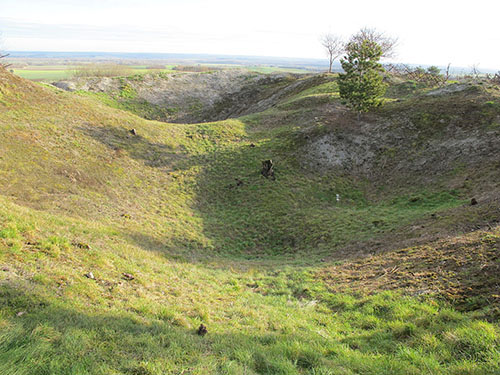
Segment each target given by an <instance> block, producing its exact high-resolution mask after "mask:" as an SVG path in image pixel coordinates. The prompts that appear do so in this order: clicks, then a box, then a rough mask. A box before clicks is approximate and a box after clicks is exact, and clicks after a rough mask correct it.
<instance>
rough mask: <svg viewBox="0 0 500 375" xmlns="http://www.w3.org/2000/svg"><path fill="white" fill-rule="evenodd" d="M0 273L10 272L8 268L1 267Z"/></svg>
mask: <svg viewBox="0 0 500 375" xmlns="http://www.w3.org/2000/svg"><path fill="white" fill-rule="evenodd" d="M2 271H3V272H9V271H10V268H8V267H2Z"/></svg>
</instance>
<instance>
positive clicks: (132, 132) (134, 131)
mask: <svg viewBox="0 0 500 375" xmlns="http://www.w3.org/2000/svg"><path fill="white" fill-rule="evenodd" d="M129 132H130V134H132V135H137V131H136V130H135V129H130V130H129Z"/></svg>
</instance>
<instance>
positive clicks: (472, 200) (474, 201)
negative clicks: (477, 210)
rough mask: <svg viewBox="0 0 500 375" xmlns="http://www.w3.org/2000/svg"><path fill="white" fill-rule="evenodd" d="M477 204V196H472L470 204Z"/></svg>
mask: <svg viewBox="0 0 500 375" xmlns="http://www.w3.org/2000/svg"><path fill="white" fill-rule="evenodd" d="M476 204H477V200H476V198H472V199H471V200H470V205H471V206H475V205H476Z"/></svg>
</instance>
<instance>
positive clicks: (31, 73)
mask: <svg viewBox="0 0 500 375" xmlns="http://www.w3.org/2000/svg"><path fill="white" fill-rule="evenodd" d="M14 73H15V74H17V75H18V76H20V77H23V78H27V79H32V80H37V81H39V80H40V81H41V80H61V79H66V78H70V77H71V76H72V75H73V71H70V70H52V69H50V70H38V69H33V70H32V69H14Z"/></svg>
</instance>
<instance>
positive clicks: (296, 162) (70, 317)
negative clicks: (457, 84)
mask: <svg viewBox="0 0 500 375" xmlns="http://www.w3.org/2000/svg"><path fill="white" fill-rule="evenodd" d="M325 79H326V78H325ZM332 79H333V78H332ZM329 80H330V78H328V79H327V82H325V81H324V79H323V78H322V79H319V80H318V82H316V83H311V85H309V86H308V83H307V82H305V83H304V86H303V90H299V91H298V92H292V93H291V94H290V96H289V97H287V98H284V99H283V102H282V104H283V106H282V107H280V106H278V107H276V108H272V109H270V110H268V111H266V112H264V113H261V114H255V115H250V116H246V117H242V118H239V119H229V120H225V121H221V122H211V123H204V124H166V123H162V122H156V121H147V120H145V119H143V118H141V117H138V116H136V115H134V114H132V113H131V111H129V110H128V108H126V107H119V106H118V105H117V104H116V101H113V100H111V99H110V98H109V97H106V98H102V97H100V98H95V97H94V95H93V94H85V95H81V94H75V93H66V92H62V91H59V90H53V89H51V88H49V87H45V86H43V87H42V86H39V85H33V84H31V83H29V82H27V81H24V80H21V79H19V78H17V77H14V76H10V75H8V74H6V73H4V72H0V108H2V109H8V110H7V111H2V112H1V115H0V127H1V128H2V131H3V137H4V140H5V142H2V143H0V154H1V155H2V157H1V158H0V186H1V188H2V189H1V191H2V195H1V196H0V327H1V329H0V373H2V374H9V375H10V374H68V373H74V374H84V373H85V374H165V373H167V374H168V373H172V374H179V373H184V374H398V375H399V374H422V373H424V374H425V373H429V374H457V375H458V374H496V373H499V372H500V368H499V365H498V364H499V363H500V352H499V347H500V332H499V327H498V322H497V320H496V318H495V315H494V314H489V312H490V311H489V310H488V307H487V306H485V304H488V303H490V300H487V301H486V302H485V301H482V302H481V301H476V302H478V303H477V304H476V305H475V306H474V308H473V309H467V308H465V309H462V310H463V311H458V310H457V309H456V306H454V305H452V304H451V303H450V302H453V301H452V300H449V299H446V298H443V295H442V294H439V293H434V294H418V293H413V292H414V291H415V290H413V289H411V288H410V289H407V288H405V287H404V286H403V282H402V281H401V279H397V278H396V276H398V275H397V273H395V272H393V273H390V274H389V276H390V277H391V282H392V283H393V284H392V285H394V287H391V288H385V287H384V285H383V283H382V282H381V281H380V280H379V279H378V276H379V275H378V274H376V275H374V278H373V280H375V281H376V282H373V284H374V287H373V288H368V291H366V290H363V288H361V287H359V288H357V287H356V286H357V285H359V284H356V283H357V281H356V279H355V276H358V277H359V276H360V274H361V275H363V274H367V275H368V271H370V270H373V269H376V270H378V269H379V268H380V267H384V266H385V267H387V266H388V265H389V264H392V263H391V262H395V263H397V262H398V261H399V260H400V259H401V253H398V252H397V251H394V252H393V251H390V249H389V246H390V245H392V244H394V243H395V240H396V239H398V240H400V239H401V238H402V239H403V240H408V239H409V238H410V237H408V236H409V235H410V232H411V231H410V230H409V228H411V227H412V226H415V225H418V226H419V227H420V225H421V223H422V222H424V223H426V220H434V221H435V226H439V225H441V226H442V230H444V229H445V228H448V227H452V225H455V224H456V223H457V222H460V220H461V219H460V217H461V215H462V214H463V213H464V212H469V211H466V210H469V209H468V208H467V207H468V206H467V207H466V205H465V202H466V197H468V195H467V193H468V190H467V188H453V187H450V186H448V185H447V184H444V183H443V181H440V180H439V179H438V180H433V181H432V182H431V183H421V182H419V183H414V184H413V185H412V186H411V188H408V187H407V186H391V185H390V184H386V185H384V186H383V189H381V190H380V194H379V195H377V198H376V199H375V198H374V197H373V190H374V187H373V186H371V183H370V181H369V180H368V179H367V178H366V177H364V176H362V175H356V174H353V173H345V172H343V173H341V172H339V171H336V172H335V171H331V172H328V173H317V172H316V171H310V170H306V169H304V168H302V167H301V164H300V157H301V155H300V152H297V150H300V147H301V146H302V145H303V140H302V138H301V137H302V136H303V134H304V131H305V129H308V128H307V126H309V125H304V122H305V121H307V119H309V118H310V117H314V116H315V115H318V116H319V115H322V112H321V108H323V106H324V105H325V103H324V102H323V101H322V97H323V96H325V95H326V96H330V95H332V94H331V92H330V90H332V91H334V90H335V83H334V81H333V80H332V81H329ZM305 90H307V91H305ZM125 92H127V95H129V96H130V95H132V96H133V92H132V93H131V92H130V90H125ZM332 96H334V93H333V95H332ZM302 98H309V99H308V100H310V102H309V104H308V106H303V104H304V103H303V102H301V100H302ZM329 100H330V99H329ZM332 100H334V99H332ZM328 103H330V102H328ZM328 103H326V105H328ZM432 103H434V102H432ZM402 105H406V104H405V103H402ZM440 105H444V103H441V104H440ZM112 107H119V108H112ZM490 107H491V105H490V104H486V106H485V107H484V110H488V111H491V108H490ZM481 108H483V107H481ZM388 110H390V111H395V109H394V108H388ZM392 113H394V112H392ZM68 114H71V115H68ZM481 116H483V115H481ZM485 116H490V117H491V116H492V114H491V113H490V112H488V113H487V115H485ZM488 118H489V117H488ZM318 126H319V125H318ZM425 126H430V124H429V125H425ZM319 127H320V129H316V128H314V129H313V130H311V131H313V132H319V133H321V132H323V131H328V129H327V128H326V125H325V127H321V126H319ZM132 128H134V129H136V132H137V135H135V136H133V135H131V133H130V132H129V130H130V129H132ZM479 128H480V127H479ZM485 129H488V128H487V127H486V126H485ZM488 131H489V130H488ZM306 134H314V133H306ZM431 135H432V134H428V136H431ZM388 152H389V151H388ZM389 153H390V154H391V155H392V157H399V154H398V153H397V152H389ZM266 159H272V160H273V161H274V162H275V169H276V180H275V181H272V180H268V179H265V178H264V177H262V176H261V175H260V163H261V161H262V160H266ZM465 172H468V169H467V167H466V166H464V167H463V169H462V170H461V171H460V172H459V173H465ZM457 173H458V172H457ZM445 177H446V176H444V177H443V178H445ZM454 178H455V177H454ZM471 178H472V182H474V181H475V180H474V177H473V175H471ZM240 181H241V183H240ZM336 194H339V195H340V201H337V199H336ZM492 207H493V206H492ZM490 208H491V207H490ZM482 212H483V211H481V207H479V208H477V211H474V213H475V215H481V217H484V215H485V214H484V213H482ZM495 212H496V211H495ZM431 215H438V217H442V218H443V219H442V220H441V219H439V220H438V219H430V217H432V216H431ZM445 219H446V220H445ZM448 220H449V221H448ZM471 220H473V221H474V223H477V219H471ZM438 222H439V223H438ZM446 233H450V232H446ZM497 237H498V229H492V230H490V231H485V232H484V233H482V234H481V235H478V236H477V238H476V237H474V238H471V239H470V241H465V242H463V243H461V244H460V245H458V246H457V248H459V249H463V248H466V249H469V250H463V251H462V250H460V252H458V250H456V248H453V247H452V248H450V249H448V250H443V251H441V250H440V247H439V246H438V245H435V244H432V243H431V244H430V245H429V246H432V248H435V249H436V251H435V252H436V253H437V254H441V255H439V256H442V257H443V258H442V259H444V260H447V261H449V259H450V258H453V259H455V257H456V256H457V254H458V253H460V254H464V255H463V258H460V259H458V260H460V261H470V263H471V266H470V267H468V268H467V267H466V268H464V272H465V273H464V276H463V277H464V278H465V277H469V279H470V281H471V284H469V285H468V287H470V288H473V290H479V291H481V289H480V288H479V287H478V286H475V285H474V283H473V281H474V280H476V281H478V280H479V281H480V280H481V279H478V275H477V274H478V272H479V271H478V270H482V271H484V272H486V271H487V270H490V268H489V267H491V274H494V270H495V269H494V259H493V257H494V256H495V254H497V250H496V246H497V243H498V241H497ZM456 238H457V241H458V239H460V238H462V237H460V236H458V237H456ZM372 242H379V243H380V244H381V246H385V247H387V253H386V255H385V256H384V255H381V254H379V256H378V257H376V256H374V257H371V258H366V256H364V255H360V257H361V258H360V259H361V260H360V262H363V265H364V266H365V267H368V268H359V273H360V274H358V275H356V273H355V272H348V271H349V267H351V266H353V265H354V264H355V263H354V261H352V260H351V257H352V256H353V254H358V255H359V254H360V252H363V251H364V250H366V251H370V249H372V245H373V244H372ZM478 248H480V249H481V250H480V251H478V250H477V249H478ZM353 249H354V250H356V252H355V253H353V251H354V250H353ZM412 249H413V250H412ZM399 250H401V249H399ZM443 253H444V255H443ZM405 254H407V255H405V257H404V258H403V259H404V260H405V262H408V263H409V264H412V265H414V266H415V265H418V264H419V259H420V258H418V257H417V256H415V257H412V256H411V255H409V254H422V256H423V255H425V254H427V255H428V257H429V258H431V259H435V261H436V263H431V265H430V266H429V268H431V267H432V268H435V270H436V274H438V275H442V274H444V272H442V273H440V272H441V271H439V267H441V268H442V269H445V270H447V268H446V264H444V265H443V264H440V263H439V260H440V258H439V256H435V255H434V253H433V252H432V251H430V250H429V251H428V252H424V251H421V250H419V249H418V248H413V247H411V248H407V250H406V253H405ZM481 254H484V255H481ZM481 256H484V257H483V258H481ZM436 264H438V265H439V266H436ZM483 265H485V267H486V268H484V267H483ZM370 267H373V269H371V268H370ZM481 267H483V268H481ZM426 270H427V269H426ZM485 270H486V271H485ZM412 271H415V270H414V269H412V268H411V267H409V271H408V273H406V274H405V275H404V276H405V277H410V272H412ZM89 272H92V275H93V278H91V277H88V276H89ZM335 272H338V274H341V275H342V276H343V277H341V278H340V279H337V280H335V279H334V278H333V277H332V276H338V274H335ZM466 272H469V273H466ZM484 272H483V273H484ZM489 272H490V271H488V275H490V273H489ZM125 275H132V276H133V279H130V277H127V276H125ZM400 276H401V275H400ZM384 277H385V276H384ZM414 277H415V278H417V279H418V281H420V279H419V277H418V275H414ZM382 280H384V279H383V278H382ZM351 281H352V282H351ZM451 281H453V280H451ZM336 283H337V284H338V285H337V287H332V285H336ZM435 285H439V286H440V287H441V288H444V289H445V290H446V291H449V290H451V288H452V287H453V283H451V284H446V283H442V284H435ZM348 286H350V287H352V288H351V289H349V288H348ZM386 289H391V290H389V291H388V290H386ZM488 292H490V289H488ZM485 295H486V294H484V296H485ZM469 302H470V300H469ZM469 306H470V305H469ZM471 310H472V311H471ZM201 323H203V324H204V325H206V326H207V328H208V334H207V335H206V336H204V337H201V336H198V335H197V334H196V329H197V328H198V326H199V325H200V324H201Z"/></svg>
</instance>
